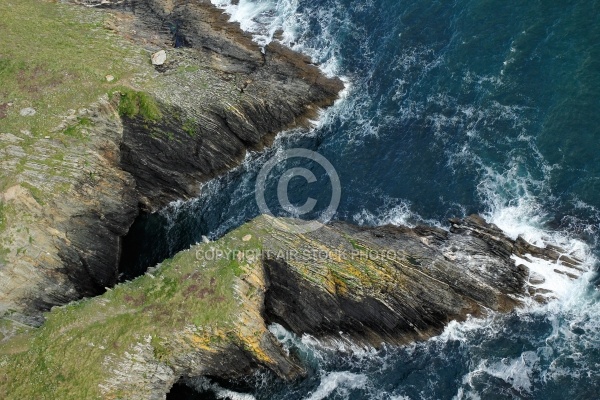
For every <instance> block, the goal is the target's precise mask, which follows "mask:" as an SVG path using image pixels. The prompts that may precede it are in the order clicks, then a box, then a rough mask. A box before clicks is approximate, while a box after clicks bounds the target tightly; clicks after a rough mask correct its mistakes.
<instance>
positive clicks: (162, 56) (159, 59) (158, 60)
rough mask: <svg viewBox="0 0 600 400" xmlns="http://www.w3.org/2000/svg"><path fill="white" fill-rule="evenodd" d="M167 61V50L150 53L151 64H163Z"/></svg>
mask: <svg viewBox="0 0 600 400" xmlns="http://www.w3.org/2000/svg"><path fill="white" fill-rule="evenodd" d="M165 61H167V52H166V51H164V50H161V51H159V52H156V53H154V54H152V64H153V65H163V64H164V63H165Z"/></svg>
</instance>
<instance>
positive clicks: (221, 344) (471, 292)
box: [0, 216, 573, 400]
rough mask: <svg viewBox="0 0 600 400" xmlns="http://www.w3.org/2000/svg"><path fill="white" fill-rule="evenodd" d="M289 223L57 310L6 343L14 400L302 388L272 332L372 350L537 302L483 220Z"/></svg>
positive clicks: (3, 385) (7, 379) (295, 365)
mask: <svg viewBox="0 0 600 400" xmlns="http://www.w3.org/2000/svg"><path fill="white" fill-rule="evenodd" d="M288 223H289V220H282V219H277V218H273V217H268V216H261V217H258V218H256V219H255V220H253V221H251V222H249V223H247V224H245V225H243V226H242V227H240V228H238V229H237V230H235V231H233V232H231V233H229V234H228V235H226V236H225V237H223V238H221V239H219V240H218V241H216V242H212V243H203V244H199V245H196V246H194V247H192V248H191V249H190V250H188V251H183V252H181V253H179V254H178V255H177V256H175V257H174V258H173V259H170V260H167V261H165V262H163V263H162V265H160V266H159V267H158V268H156V269H153V270H152V271H150V272H148V273H147V274H146V275H144V276H142V277H140V278H138V279H135V280H133V281H131V282H127V283H124V284H120V285H118V286H116V287H115V288H114V289H112V290H110V291H109V292H107V293H105V294H104V295H102V296H99V297H96V298H93V299H88V300H83V301H79V302H77V303H74V304H70V305H67V306H63V307H55V308H54V309H53V310H52V311H51V312H50V313H48V314H47V315H46V317H47V320H46V323H45V324H44V325H43V326H41V327H40V328H35V329H26V328H22V329H21V330H20V331H17V332H14V331H13V333H12V337H6V338H4V340H3V341H1V342H0V396H1V397H2V398H6V399H24V398H26V399H30V398H31V399H78V400H81V399H97V398H109V399H146V398H162V397H161V396H163V395H164V394H165V393H167V392H168V391H169V389H170V388H171V387H172V385H173V384H174V383H175V382H176V381H177V380H178V379H179V378H180V377H182V376H192V377H194V376H212V377H215V376H218V377H221V378H224V379H227V378H231V377H240V376H244V375H247V374H250V373H252V372H253V371H256V370H257V369H259V368H265V369H267V370H270V371H272V372H274V373H275V374H277V375H278V376H280V377H281V378H285V379H295V378H298V377H299V376H302V374H303V373H304V372H305V371H304V367H303V366H302V364H301V362H300V361H299V360H298V359H297V358H295V356H294V355H293V354H289V353H286V352H285V351H284V350H283V349H282V347H281V346H280V345H279V344H278V343H277V341H276V339H275V337H274V336H273V335H272V334H271V332H269V330H268V325H270V324H271V323H280V324H281V325H283V326H284V327H286V328H287V329H289V330H291V331H292V332H294V333H296V334H304V333H308V334H311V335H313V336H315V337H317V338H319V339H323V340H328V339H336V338H337V339H339V333H340V332H344V335H343V336H344V337H345V338H352V339H353V340H355V341H356V342H358V343H362V344H365V345H372V346H379V345H380V344H381V343H391V344H403V343H408V342H411V341H414V340H425V339H427V338H429V337H431V336H433V335H436V334H439V333H440V332H441V331H442V330H443V328H444V326H445V325H446V324H447V323H448V322H449V321H451V320H462V319H464V318H466V316H467V315H468V314H472V315H481V314H485V313H486V312H488V311H489V310H490V309H491V310H497V311H505V312H506V311H510V310H512V309H513V308H514V307H516V306H518V305H519V304H520V302H521V301H522V300H523V299H524V298H525V297H526V296H527V293H530V294H534V293H535V288H534V287H528V284H527V273H528V271H527V269H526V268H525V267H523V266H516V265H515V264H514V261H513V260H512V258H511V256H512V252H513V251H514V252H517V253H519V254H520V252H522V250H523V248H522V247H520V246H521V245H520V244H519V243H518V242H515V241H512V240H511V239H509V238H507V237H506V236H505V235H503V234H502V232H501V231H499V230H498V229H497V228H494V227H492V226H490V225H487V224H485V222H484V221H483V220H482V219H480V218H477V217H476V218H468V219H465V220H455V221H454V226H453V228H452V230H451V231H450V232H447V231H442V230H441V229H439V228H427V227H417V228H414V229H409V228H404V227H391V226H387V227H376V228H361V227H356V226H352V225H347V224H333V225H331V226H325V227H322V228H321V229H319V230H317V231H315V232H310V233H307V234H296V233H291V232H290V231H286V230H285V228H286V224H288ZM287 226H288V227H289V225H287ZM281 228H283V229H284V230H281ZM500 248H505V249H506V251H505V252H504V251H499V250H498V249H500ZM448 249H453V250H452V251H454V252H455V253H454V255H453V256H452V257H448V251H449V250H448ZM527 249H528V250H527V251H528V252H530V253H531V252H532V251H534V252H535V251H536V249H537V248H535V246H531V245H528V247H527ZM537 250H540V251H544V249H537ZM472 254H477V257H471V256H470V255H472ZM463 256H467V257H465V258H463ZM456 260H458V261H456ZM565 268H573V267H572V266H571V267H568V266H566V267H565ZM545 293H547V292H545ZM11 323H12V322H11V321H4V322H3V324H0V332H1V331H8V330H9V329H5V328H7V327H8V328H10V326H9V324H11Z"/></svg>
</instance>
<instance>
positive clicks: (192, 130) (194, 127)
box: [182, 119, 198, 137]
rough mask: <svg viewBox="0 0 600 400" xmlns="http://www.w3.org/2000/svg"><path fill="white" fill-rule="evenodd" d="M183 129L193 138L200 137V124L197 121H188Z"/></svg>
mask: <svg viewBox="0 0 600 400" xmlns="http://www.w3.org/2000/svg"><path fill="white" fill-rule="evenodd" d="M182 128H183V131H184V132H185V133H187V134H188V135H189V136H191V137H196V135H198V122H197V121H196V120H195V119H186V120H185V122H184V123H183V127H182Z"/></svg>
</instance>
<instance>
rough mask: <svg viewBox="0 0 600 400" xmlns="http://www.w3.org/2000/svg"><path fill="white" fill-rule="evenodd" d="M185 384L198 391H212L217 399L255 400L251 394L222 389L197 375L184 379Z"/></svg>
mask: <svg viewBox="0 0 600 400" xmlns="http://www.w3.org/2000/svg"><path fill="white" fill-rule="evenodd" d="M186 384H187V385H189V386H190V387H193V388H194V389H196V390H197V391H198V392H204V391H208V390H210V391H212V392H213V393H214V394H215V396H216V397H217V398H218V399H230V400H256V397H254V396H253V395H251V394H247V393H239V392H234V391H233V390H229V389H224V388H222V387H221V386H219V385H218V384H216V383H214V382H212V381H211V380H209V379H208V378H204V377H198V378H189V379H186Z"/></svg>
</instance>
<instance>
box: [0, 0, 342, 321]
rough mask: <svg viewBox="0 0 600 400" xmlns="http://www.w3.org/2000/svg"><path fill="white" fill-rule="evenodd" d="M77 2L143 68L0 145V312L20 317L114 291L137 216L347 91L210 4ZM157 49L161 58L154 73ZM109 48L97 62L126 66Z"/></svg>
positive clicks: (191, 189) (192, 192)
mask: <svg viewBox="0 0 600 400" xmlns="http://www.w3.org/2000/svg"><path fill="white" fill-rule="evenodd" d="M75 3H81V4H80V5H71V6H70V7H79V8H80V9H81V10H83V11H81V10H80V11H78V12H79V14H76V15H79V17H78V18H85V12H84V11H85V9H84V8H83V6H100V7H99V8H101V9H102V10H103V11H102V12H101V13H106V18H104V23H103V27H102V29H103V30H105V31H106V30H107V29H108V30H110V32H112V33H111V34H110V35H108V36H107V39H106V40H107V41H108V42H109V43H110V44H111V45H112V42H113V41H114V42H115V43H117V41H118V40H125V41H126V42H127V43H126V45H125V44H124V45H122V46H127V49H129V50H128V51H129V53H127V54H129V56H128V57H131V59H128V62H129V63H130V64H128V65H129V67H130V68H131V69H136V68H137V69H139V70H140V71H142V72H140V73H138V74H137V75H135V76H134V77H133V78H131V79H129V80H122V81H121V80H119V79H118V77H117V78H115V77H114V76H107V78H106V79H107V80H109V81H112V80H114V79H117V80H118V82H117V83H115V84H110V85H109V86H108V92H109V93H108V94H107V95H105V96H104V97H103V98H102V99H100V100H99V101H98V102H96V103H94V104H92V105H89V106H86V107H80V108H79V110H71V111H69V112H67V110H64V112H65V113H66V114H67V116H66V117H65V118H64V120H63V121H62V122H61V123H60V125H59V126H58V127H56V128H55V129H53V130H51V132H37V133H35V132H33V133H32V132H30V131H26V130H24V131H22V134H17V133H16V132H14V133H9V132H5V133H2V135H1V137H0V142H1V143H0V144H1V146H0V156H1V158H0V161H1V162H2V171H3V172H2V174H3V179H2V185H0V187H1V188H2V193H1V194H0V221H1V223H0V282H2V285H1V286H0V314H6V313H10V314H12V315H13V318H18V319H19V320H21V321H22V322H26V323H34V324H35V323H39V322H40V321H41V319H40V318H39V317H40V315H41V312H42V311H44V310H48V309H49V308H50V307H52V306H54V305H61V304H66V303H68V302H69V301H73V300H77V299H80V298H82V297H85V296H94V295H97V294H100V293H102V292H104V290H105V288H106V287H111V286H112V285H114V284H115V283H116V280H117V268H118V261H119V257H120V242H121V237H123V236H124V235H125V234H126V233H127V231H128V229H129V227H130V226H131V224H132V223H133V221H134V219H135V217H136V216H137V214H138V212H139V210H140V209H144V210H150V211H154V210H157V209H159V208H161V207H164V206H165V205H166V204H167V203H168V202H170V201H173V200H179V199H189V198H191V197H194V196H197V195H198V194H199V187H200V183H202V182H204V181H206V180H208V179H211V178H213V177H215V176H217V175H219V174H221V173H223V172H225V171H227V170H229V169H231V168H232V167H234V166H236V165H238V164H239V163H240V162H241V160H243V158H244V155H245V153H246V151H247V150H249V149H259V148H260V147H261V146H263V145H264V144H265V143H268V142H269V141H270V140H271V139H272V138H273V137H274V135H275V134H276V133H277V132H280V131H282V130H284V129H286V128H289V127H292V126H302V125H305V124H307V122H308V119H309V118H311V117H314V116H315V115H316V114H317V112H318V110H319V108H320V107H324V106H328V105H330V104H332V103H333V101H334V100H335V99H336V98H337V95H338V92H339V91H340V90H341V89H342V88H343V85H342V83H341V82H340V81H339V80H337V79H329V78H326V77H324V76H323V75H321V73H320V72H319V70H318V68H317V67H316V66H314V65H312V64H311V62H310V60H309V59H307V58H306V57H304V56H302V55H299V54H297V53H294V52H292V51H291V50H289V49H286V48H284V47H282V46H280V45H278V44H277V43H272V44H270V45H268V46H266V48H264V49H262V48H260V47H259V46H258V45H256V44H255V43H254V42H253V41H252V39H251V37H250V36H249V35H247V34H246V33H244V32H242V31H241V30H240V29H239V27H238V26H237V25H235V24H232V23H229V22H228V21H227V16H226V15H223V13H222V12H221V11H220V10H217V9H216V8H214V7H213V6H212V5H211V4H210V2H209V1H208V0H204V1H203V0H197V1H162V0H153V1H115V2H111V1H101V2H99V1H76V2H75ZM61 10H62V9H61ZM63 11H64V13H67V12H70V11H69V10H68V9H64V10H63ZM92 11H93V12H95V13H98V11H97V9H96V7H94V9H93V10H92V9H89V12H90V13H91V12H92ZM82 12H83V14H82ZM64 15H66V14H61V17H64ZM74 15H75V14H74ZM56 22H60V21H56ZM90 29H93V30H95V31H97V30H98V28H97V27H96V26H94V25H92V28H90ZM50 34H52V33H51V32H50ZM118 43H120V42H118ZM84 45H85V43H84ZM161 49H162V50H165V49H166V56H167V58H166V62H165V63H163V64H161V65H156V66H155V67H154V68H152V67H151V66H150V65H149V64H150V54H152V53H153V52H156V51H159V50H161ZM140 51H141V52H143V53H144V54H146V57H147V58H145V59H144V61H143V62H144V63H145V64H144V66H143V67H139V68H138V66H137V65H136V64H135V62H138V63H139V60H138V59H139V52H140ZM136 52H137V53H136ZM113 53H114V54H113ZM113 53H110V52H109V53H108V55H107V58H106V59H105V60H104V63H105V64H107V65H111V64H117V63H119V62H121V60H120V59H119V60H118V59H112V58H111V57H112V56H113V55H114V56H115V57H116V56H119V54H117V53H116V52H114V51H113ZM55 56H56V54H55ZM136 60H137V61H136ZM48 62H49V63H50V64H52V63H53V62H56V58H53V59H50V60H49V61H48ZM86 62H87V61H86V60H83V63H84V67H85V63H86ZM89 62H90V63H91V62H92V61H91V60H89ZM146 64H148V65H146ZM17 76H18V75H17ZM115 82H116V81H115ZM64 85H66V86H68V85H69V84H68V83H66V82H65V83H64ZM73 90H77V89H76V88H73ZM23 95H26V94H23ZM59 111H60V110H59ZM17 117H18V116H17Z"/></svg>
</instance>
